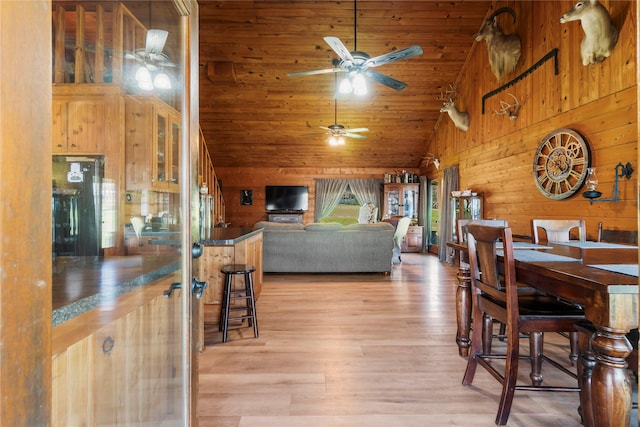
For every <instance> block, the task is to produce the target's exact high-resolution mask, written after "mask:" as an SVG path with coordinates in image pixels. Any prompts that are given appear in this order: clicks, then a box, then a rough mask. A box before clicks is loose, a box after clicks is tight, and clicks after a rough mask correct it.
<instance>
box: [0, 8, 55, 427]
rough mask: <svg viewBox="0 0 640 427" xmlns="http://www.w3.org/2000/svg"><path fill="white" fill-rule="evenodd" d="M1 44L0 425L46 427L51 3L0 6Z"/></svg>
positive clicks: (48, 394)
mask: <svg viewBox="0 0 640 427" xmlns="http://www.w3.org/2000/svg"><path fill="white" fill-rule="evenodd" d="M20 34H28V37H19V35H20ZM17 37H19V38H20V42H19V43H18V42H17V41H18V38H17ZM0 39H2V40H6V41H9V42H8V43H3V44H2V49H0V75H1V76H2V79H0V159H2V162H1V163H0V173H1V174H2V177H3V178H2V189H1V190H0V192H1V193H2V203H1V204H0V233H1V234H2V244H1V246H0V250H1V253H2V256H0V269H1V270H2V281H1V284H0V341H1V342H2V346H0V360H2V372H1V374H0V401H2V410H0V425H3V426H17V425H22V426H35V425H41V426H45V425H50V417H51V360H50V355H51V278H52V273H51V271H52V266H51V243H50V242H51V221H49V220H47V218H48V215H49V214H47V213H48V212H50V211H51V193H50V191H49V189H50V188H51V127H52V124H51V108H52V107H51V101H52V96H51V76H52V65H51V62H52V61H51V56H52V52H51V46H52V36H51V3H50V2H49V1H39V0H33V1H28V2H15V1H9V2H6V1H3V2H0ZM11 41H13V42H11ZM25 52H28V54H25ZM27 160H28V161H27ZM43 217H44V219H43Z"/></svg>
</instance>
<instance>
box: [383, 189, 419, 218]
mask: <svg viewBox="0 0 640 427" xmlns="http://www.w3.org/2000/svg"><path fill="white" fill-rule="evenodd" d="M419 197H420V192H419V185H418V184H385V185H384V191H383V198H382V218H391V217H393V216H398V215H399V216H407V217H409V218H417V216H418V206H419Z"/></svg>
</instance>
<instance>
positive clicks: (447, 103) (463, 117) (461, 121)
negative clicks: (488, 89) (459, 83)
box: [437, 85, 469, 132]
mask: <svg viewBox="0 0 640 427" xmlns="http://www.w3.org/2000/svg"><path fill="white" fill-rule="evenodd" d="M449 87H450V90H448V91H446V92H445V93H444V94H443V93H440V97H438V98H437V99H438V100H440V101H444V104H443V105H442V107H440V112H441V113H445V112H446V113H447V114H449V118H451V120H452V121H453V124H455V125H456V127H457V128H458V129H460V130H461V131H463V132H466V131H468V130H469V113H466V112H461V111H459V110H458V109H457V108H456V105H455V104H454V102H453V100H454V99H455V97H456V95H457V93H458V92H457V90H456V86H454V85H449Z"/></svg>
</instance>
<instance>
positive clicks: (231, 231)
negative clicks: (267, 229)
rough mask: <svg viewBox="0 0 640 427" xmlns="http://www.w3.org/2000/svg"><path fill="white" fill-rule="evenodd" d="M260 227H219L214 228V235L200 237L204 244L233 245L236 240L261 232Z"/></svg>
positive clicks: (239, 240)
mask: <svg viewBox="0 0 640 427" xmlns="http://www.w3.org/2000/svg"><path fill="white" fill-rule="evenodd" d="M262 230H263V229H262V228H220V229H216V233H215V234H216V235H215V236H213V237H212V238H210V239H201V240H200V243H201V244H203V245H205V246H213V245H235V244H236V243H238V242H241V241H243V240H246V239H248V238H250V237H253V236H255V235H257V234H259V233H262Z"/></svg>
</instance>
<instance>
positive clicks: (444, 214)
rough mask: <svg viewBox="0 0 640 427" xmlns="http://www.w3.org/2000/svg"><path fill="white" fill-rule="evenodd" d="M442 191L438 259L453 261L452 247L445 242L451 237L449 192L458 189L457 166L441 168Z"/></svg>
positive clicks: (452, 225)
mask: <svg viewBox="0 0 640 427" xmlns="http://www.w3.org/2000/svg"><path fill="white" fill-rule="evenodd" d="M443 173H444V178H443V180H442V191H441V192H440V200H439V204H440V228H439V230H438V259H439V260H440V261H446V262H453V249H450V248H449V247H448V246H447V242H449V241H451V240H452V239H453V227H454V224H452V221H451V219H452V218H451V217H452V215H451V203H450V196H451V192H452V191H455V190H457V189H458V166H457V165H456V166H451V167H448V168H446V169H444V170H443Z"/></svg>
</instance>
